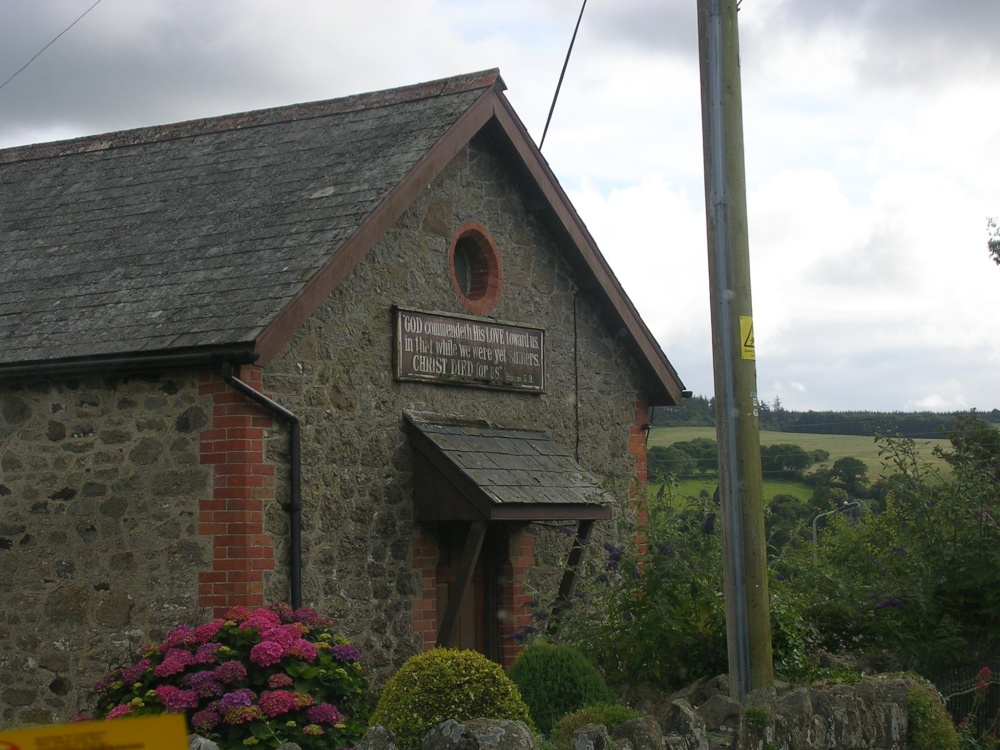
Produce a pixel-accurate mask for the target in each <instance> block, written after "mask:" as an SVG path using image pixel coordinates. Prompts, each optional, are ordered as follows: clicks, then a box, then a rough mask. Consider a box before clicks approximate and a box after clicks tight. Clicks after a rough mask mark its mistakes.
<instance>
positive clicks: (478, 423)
mask: <svg viewBox="0 0 1000 750" xmlns="http://www.w3.org/2000/svg"><path fill="white" fill-rule="evenodd" d="M405 416H406V423H407V427H408V429H409V432H410V440H411V442H412V443H413V446H414V448H415V451H416V454H417V455H418V456H419V458H420V459H422V460H423V462H424V470H425V471H426V472H427V473H426V474H424V475H423V476H419V477H418V479H420V480H421V481H416V482H414V487H415V490H414V491H415V493H416V494H415V497H416V501H417V511H418V514H422V515H424V516H426V517H431V516H432V517H433V519H432V520H455V519H457V518H461V519H463V520H476V519H483V520H520V521H523V520H554V519H556V520H585V519H590V520H606V519H608V518H610V517H611V509H610V508H609V507H606V506H608V504H609V503H610V502H611V498H610V497H609V496H608V494H607V492H606V491H605V490H603V489H601V487H600V482H599V481H598V479H597V477H595V476H594V475H593V474H591V473H590V472H589V471H587V470H586V469H584V468H583V467H582V466H580V464H578V463H577V462H576V461H575V460H574V459H573V456H572V454H571V453H570V451H569V450H568V449H567V448H565V447H564V446H562V445H560V444H559V443H557V442H556V441H555V440H553V439H552V438H550V437H549V436H548V435H546V434H545V433H544V432H539V431H536V430H523V429H507V428H501V427H497V426H495V425H492V424H488V423H486V422H483V421H482V420H469V419H462V418H458V417H445V416H442V415H434V414H421V413H414V412H406V414H405ZM417 473H418V474H420V473H421V469H420V467H419V465H418V467H417ZM422 492H423V493H425V494H426V497H425V498H422V497H421V493H422ZM422 499H423V500H424V501H425V502H422Z"/></svg>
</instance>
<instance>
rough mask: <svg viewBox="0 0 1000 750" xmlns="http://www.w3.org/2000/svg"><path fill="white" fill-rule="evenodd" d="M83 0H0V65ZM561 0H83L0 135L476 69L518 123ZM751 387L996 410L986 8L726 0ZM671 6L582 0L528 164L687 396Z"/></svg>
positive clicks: (56, 133)
mask: <svg viewBox="0 0 1000 750" xmlns="http://www.w3.org/2000/svg"><path fill="white" fill-rule="evenodd" d="M93 4H94V0H0V83H2V82H3V81H4V80H7V79H8V77H9V76H11V75H13V74H14V73H15V72H16V71H17V70H18V69H19V68H20V67H21V66H22V65H24V64H25V63H26V62H27V61H28V60H30V59H31V57H32V56H33V55H35V54H36V53H37V52H38V51H39V50H40V49H42V48H43V47H44V46H45V45H46V44H48V43H49V42H50V41H52V39H53V38H54V37H55V36H56V35H58V34H59V33H60V32H62V31H63V30H65V29H66V27H67V26H69V25H70V24H71V23H73V22H74V21H75V20H76V19H77V18H79V17H80V15H81V14H83V13H84V12H85V11H87V9H88V8H90V7H91V6H92V5H93ZM579 9H580V2H579V0H502V2H497V1H496V0H489V1H488V2H487V1H485V0H363V1H361V2H356V1H354V0H101V2H100V3H99V4H98V5H97V6H96V7H94V8H93V10H91V11H90V12H89V13H87V15H86V16H85V17H83V18H82V19H81V20H80V21H79V22H78V23H77V24H76V25H75V26H73V27H72V28H71V29H69V30H68V31H66V33H65V34H64V35H63V36H62V37H61V38H59V39H58V40H57V41H56V42H55V43H53V44H52V45H51V46H50V47H49V48H48V49H47V50H46V51H45V52H44V53H43V54H41V55H40V56H39V57H38V58H37V59H36V60H35V61H34V62H33V63H31V65H29V66H28V67H27V68H26V69H25V70H24V71H23V72H21V73H20V74H19V75H17V76H16V77H15V78H14V79H13V80H11V81H10V82H9V83H7V84H6V85H5V86H4V87H3V88H0V147H5V146H13V145H21V144H25V143H33V142H40V141H48V140H55V139H60V138H67V137H72V136H77V135H86V134H93V133H100V132H106V131H111V130H121V129H126V128H131V127H138V126H144V125H156V124H163V123H168V122H174V121H179V120H185V119H191V118H197V117H206V116H211V115H219V114H226V113H231V112H239V111H244V110H249V109H257V108H263V107H271V106H278V105H283V104H290V103H293V102H299V101H309V100H315V99H327V98H333V97H337V96H343V95H348V94H353V93H359V92H362V91H370V90H375V89H381V88H390V87H394V86H401V85H405V84H410V83H417V82H420V81H425V80H431V79H434V78H441V77H445V76H450V75H455V74H458V73H465V72H470V71H474V70H481V69H485V68H493V67H498V68H500V71H501V74H502V75H503V77H504V80H505V82H506V83H507V86H508V91H507V95H508V97H509V99H510V100H511V102H512V104H513V105H514V107H515V109H516V110H517V111H518V113H519V115H520V116H521V118H522V120H524V122H525V124H526V126H527V127H528V130H529V131H530V133H531V134H532V136H533V137H534V138H535V139H536V141H537V140H538V139H540V137H541V134H542V129H543V127H544V124H545V117H546V114H547V112H548V107H549V104H550V102H551V98H552V95H553V92H554V89H555V85H556V82H557V80H558V77H559V71H560V68H561V66H562V63H563V58H564V56H565V53H566V48H567V45H568V43H569V39H570V36H571V34H572V31H573V25H574V24H575V23H576V18H577V14H578V13H579ZM739 19H740V43H741V53H742V54H741V56H742V74H743V78H742V85H743V104H744V114H743V117H744V131H745V145H746V169H747V190H748V199H747V200H748V210H749V222H750V253H751V267H752V276H753V305H754V325H755V334H756V345H757V347H756V348H757V373H758V385H759V390H760V395H761V397H762V398H763V399H764V400H767V401H773V399H774V398H775V397H776V396H777V397H780V399H781V401H782V403H783V404H784V405H785V406H786V407H787V408H790V409H871V410H882V411H888V410H916V409H934V410H951V409H968V408H973V407H974V408H978V409H981V410H987V409H992V408H995V407H1000V267H997V266H995V265H994V264H993V263H992V262H991V261H990V259H989V256H988V254H987V252H986V249H985V245H986V226H985V225H986V217H987V216H991V215H1000V116H998V114H1000V44H997V40H996V33H997V29H1000V2H997V0H743V2H742V5H741V11H740V14H739ZM700 116H701V114H700V86H699V77H698V67H697V24H696V0H589V3H588V6H587V9H586V13H585V15H584V18H583V23H582V25H581V28H580V33H579V36H578V38H577V42H576V47H575V49H574V52H573V57H572V59H571V61H570V65H569V69H568V72H567V75H566V80H565V82H564V84H563V88H562V93H561V95H560V99H559V103H558V106H557V108H556V112H555V116H554V118H553V122H552V125H551V127H550V130H549V133H548V136H547V138H546V142H545V147H544V154H545V156H546V158H547V159H548V160H549V162H550V164H551V165H552V167H553V169H554V170H555V172H556V174H557V175H558V176H559V178H560V181H561V182H562V184H563V186H564V188H565V189H566V190H567V192H568V193H569V194H570V197H571V198H572V200H573V202H574V204H575V205H576V207H577V209H578V211H579V212H580V214H581V216H582V217H583V219H584V220H585V221H586V223H587V225H588V227H589V228H590V230H591V232H592V234H593V235H594V236H595V238H596V239H597V241H598V244H599V245H600V247H601V249H602V251H603V252H604V254H605V255H606V256H607V258H608V260H609V262H610V263H611V265H612V267H613V268H614V270H615V272H616V273H617V275H618V276H619V278H620V280H621V281H622V284H623V285H624V287H625V289H626V290H627V292H628V293H629V295H630V296H631V298H632V299H633V301H634V302H635V304H636V306H637V307H638V308H639V311H640V313H641V314H642V315H643V317H644V318H645V320H646V321H647V323H648V324H649V326H650V328H651V329H652V330H653V332H654V334H655V335H656V336H657V338H658V340H659V342H660V344H661V345H662V347H663V349H664V351H665V352H666V353H667V356H668V357H669V358H670V360H671V361H672V362H673V364H674V366H675V367H676V368H677V370H678V371H679V373H680V375H681V377H682V379H683V380H684V382H685V384H686V386H687V387H688V388H690V389H691V390H693V391H694V392H695V393H696V394H704V395H710V394H711V392H712V367H711V343H710V342H711V333H710V313H709V302H708V272H707V250H706V242H705V220H704V192H703V191H704V188H703V175H702V143H701V122H700Z"/></svg>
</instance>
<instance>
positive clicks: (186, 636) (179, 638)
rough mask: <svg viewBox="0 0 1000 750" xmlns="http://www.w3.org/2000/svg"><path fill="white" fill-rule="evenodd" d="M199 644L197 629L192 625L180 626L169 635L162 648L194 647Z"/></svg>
mask: <svg viewBox="0 0 1000 750" xmlns="http://www.w3.org/2000/svg"><path fill="white" fill-rule="evenodd" d="M197 643H198V636H197V635H196V633H195V629H194V628H193V627H191V626H190V625H178V626H177V627H175V628H174V629H173V630H171V631H170V632H169V633H168V634H167V638H166V640H165V641H163V645H162V646H161V648H167V649H170V648H177V647H178V646H194V645H195V644H197Z"/></svg>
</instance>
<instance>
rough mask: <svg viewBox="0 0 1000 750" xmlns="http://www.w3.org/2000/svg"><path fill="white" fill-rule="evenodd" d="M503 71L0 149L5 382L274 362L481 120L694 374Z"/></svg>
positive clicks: (540, 200)
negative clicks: (616, 260)
mask: <svg viewBox="0 0 1000 750" xmlns="http://www.w3.org/2000/svg"><path fill="white" fill-rule="evenodd" d="M503 88H504V84H503V81H502V80H501V79H500V76H499V72H498V71H496V70H490V71H482V72H478V73H472V74H468V75H464V76H457V77H454V78H447V79H442V80H439V81H432V82H429V83H424V84H418V85H416V86H408V87H403V88H397V89H391V90H387V91H379V92H374V93H369V94H361V95H358V96H351V97H345V98H341V99H332V100H328V101H322V102H313V103H308V104H297V105H292V106H289V107H280V108H276V109H268V110H259V111H256V112H248V113H242V114H236V115H228V116H224V117H218V118H211V119H206V120H196V121H191V122H184V123H177V124H173V125H164V126H158V127H153V128H142V129H138V130H130V131H123V132H119V133H110V134H105V135H99V136H93V137H87V138H79V139H74V140H69V141H62V142H56V143H50V144H41V145H34V146H25V147H18V148H13V149H6V150H0V282H2V283H0V379H3V378H10V377H20V376H22V375H23V374H24V373H26V372H27V373H34V372H65V371H72V370H73V368H79V369H93V368H115V367H120V366H123V365H122V362H124V361H125V360H126V358H128V359H132V360H140V361H150V362H152V361H154V358H159V359H160V360H162V359H166V358H169V357H177V356H181V355H191V356H201V355H202V354H204V353H210V354H212V356H219V357H223V358H229V357H233V356H234V355H233V354H232V353H233V352H237V353H238V354H239V355H240V356H239V357H236V358H237V359H242V360H243V361H247V360H248V359H251V358H258V357H259V360H258V361H259V363H260V364H264V365H266V364H267V362H268V361H270V359H272V358H273V357H274V356H276V355H277V354H278V353H279V352H280V350H281V349H282V348H283V347H284V346H285V344H287V342H288V341H289V340H290V339H291V337H292V336H294V334H295V333H296V332H297V331H298V330H299V328H300V327H301V326H302V324H303V323H304V322H305V321H306V320H307V319H308V317H309V316H310V315H311V314H312V313H313V312H314V311H315V310H316V309H317V308H318V307H319V305H320V304H322V302H323V301H324V300H325V299H326V298H327V297H328V296H329V294H330V292H331V291H332V290H333V289H334V288H335V287H336V285H337V284H338V283H339V282H340V281H341V280H342V279H343V278H344V277H345V276H346V275H347V274H348V273H349V272H350V270H351V269H352V268H353V267H354V266H355V265H356V264H357V263H358V262H359V261H360V260H361V258H363V257H364V255H365V253H366V252H367V251H368V250H369V249H370V248H371V246H372V245H373V244H374V243H375V242H376V241H377V240H378V238H379V237H380V236H381V234H382V233H383V232H384V231H386V230H387V229H388V228H389V227H390V226H391V224H392V222H394V221H395V220H396V219H397V218H399V216H401V215H402V213H403V212H404V211H405V210H406V208H407V207H408V206H409V204H410V202H412V200H414V199H415V198H416V196H417V195H419V193H420V192H421V191H423V190H424V189H425V188H426V186H427V184H429V183H430V181H432V180H433V179H434V177H435V176H436V175H437V174H438V173H439V172H440V170H441V169H443V168H444V167H445V166H446V165H447V164H448V163H449V162H450V161H451V159H452V158H454V156H455V155H456V154H457V153H458V152H459V151H460V150H461V148H463V147H464V146H465V144H467V143H468V142H469V140H470V139H471V138H472V137H473V136H474V135H476V133H478V132H480V131H481V130H483V129H488V130H489V131H490V132H491V133H492V134H494V135H495V136H497V138H496V140H497V142H498V143H499V144H500V145H501V147H502V148H504V149H505V150H506V153H507V155H508V157H509V158H510V159H511V160H512V161H513V162H514V163H515V164H516V166H518V168H520V169H521V170H522V173H523V174H525V175H526V176H527V180H526V181H525V185H526V186H527V189H533V190H534V192H535V195H534V196H531V197H532V199H533V200H535V201H536V202H537V204H538V205H539V206H541V207H542V208H543V209H544V210H545V211H546V216H547V217H548V219H549V220H550V221H551V222H552V225H553V226H554V227H555V228H556V229H557V231H560V232H561V233H562V235H563V236H564V237H565V239H566V240H567V241H568V242H569V243H570V245H571V246H574V247H575V248H576V250H577V257H578V261H579V265H580V268H581V269H582V271H583V272H584V273H585V274H587V273H589V274H590V278H591V279H592V281H593V283H594V284H595V285H596V286H597V287H598V288H599V289H601V290H602V291H603V293H604V295H605V297H606V299H607V300H608V301H609V303H610V305H611V310H612V314H615V315H617V316H618V318H619V321H620V322H621V324H622V325H623V326H624V328H625V329H626V330H628V331H629V333H630V334H631V336H632V340H633V341H634V342H635V344H636V347H637V352H638V354H639V358H640V361H644V362H646V363H647V364H648V365H649V367H650V368H651V374H652V376H653V377H652V379H651V382H652V383H653V386H652V393H651V402H652V403H653V404H667V403H679V402H680V398H681V392H682V390H683V384H682V383H681V381H680V379H679V378H678V377H677V374H676V372H675V371H674V369H673V367H672V366H671V364H670V362H669V361H668V360H667V358H666V357H665V356H664V354H663V352H662V351H661V350H660V348H659V346H658V345H657V343H656V341H655V339H654V338H653V336H652V334H651V333H650V332H649V330H648V329H647V328H646V326H645V324H644V323H643V321H642V320H641V318H640V317H639V315H638V313H637V312H636V310H635V308H634V307H633V305H632V303H631V301H630V300H629V299H628V297H627V295H625V293H624V291H623V290H622V288H621V286H620V285H619V283H618V281H617V279H616V278H615V276H614V274H613V273H612V272H611V269H610V267H608V265H607V263H606V261H605V260H604V258H603V256H601V254H600V252H599V251H598V249H597V246H596V244H595V243H594V241H593V238H592V237H591V236H590V234H589V233H588V232H587V230H586V227H585V226H584V224H583V222H582V221H581V220H580V218H579V216H578V215H577V214H576V212H575V210H574V209H573V207H572V205H571V204H570V203H569V200H568V198H567V197H566V195H565V193H564V192H563V191H562V188H561V187H560V186H559V184H558V181H557V180H556V179H555V176H554V175H553V174H552V172H551V170H550V169H549V167H548V165H547V163H546V162H545V160H544V159H543V158H542V156H541V154H540V153H539V152H538V150H537V148H536V147H535V145H534V143H533V142H532V141H531V138H530V137H529V136H528V134H527V131H526V130H525V128H524V126H523V124H522V123H521V122H520V120H519V119H518V118H517V116H516V114H515V113H514V111H513V109H512V108H511V107H510V105H509V103H508V102H507V100H506V98H505V97H504V96H503V93H502V92H503Z"/></svg>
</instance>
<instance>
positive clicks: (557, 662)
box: [507, 641, 615, 734]
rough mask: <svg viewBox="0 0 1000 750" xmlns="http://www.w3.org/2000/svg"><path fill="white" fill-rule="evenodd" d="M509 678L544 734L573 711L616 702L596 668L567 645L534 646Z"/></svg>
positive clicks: (510, 670) (518, 661)
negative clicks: (556, 721)
mask: <svg viewBox="0 0 1000 750" xmlns="http://www.w3.org/2000/svg"><path fill="white" fill-rule="evenodd" d="M507 675H508V677H510V678H511V679H512V680H513V681H514V683H515V684H516V685H517V686H518V687H519V688H520V690H521V696H522V697H523V698H524V702H525V703H527V704H528V709H529V710H530V711H531V718H532V719H533V720H534V722H535V726H536V727H538V730H539V731H540V732H542V733H544V734H548V733H549V731H550V730H551V729H552V724H553V722H554V721H555V720H556V719H559V718H560V717H562V716H565V715H566V714H568V713H570V712H571V711H575V710H577V709H579V708H583V707H584V706H591V705H594V704H597V703H611V702H613V701H614V700H615V695H614V693H612V692H611V689H610V688H609V687H608V686H607V684H605V682H604V678H603V677H602V676H601V673H600V672H598V671H597V668H596V667H595V666H594V665H593V664H591V663H590V662H589V661H587V657H585V656H584V655H583V654H582V653H581V652H580V651H579V650H577V649H576V648H574V647H572V646H569V645H567V644H556V643H548V642H545V641H534V642H532V643H531V644H529V645H528V647H527V648H525V649H524V651H522V652H521V655H520V656H518V657H517V660H516V661H515V662H514V663H513V664H512V665H511V666H510V669H509V670H508V672H507Z"/></svg>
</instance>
